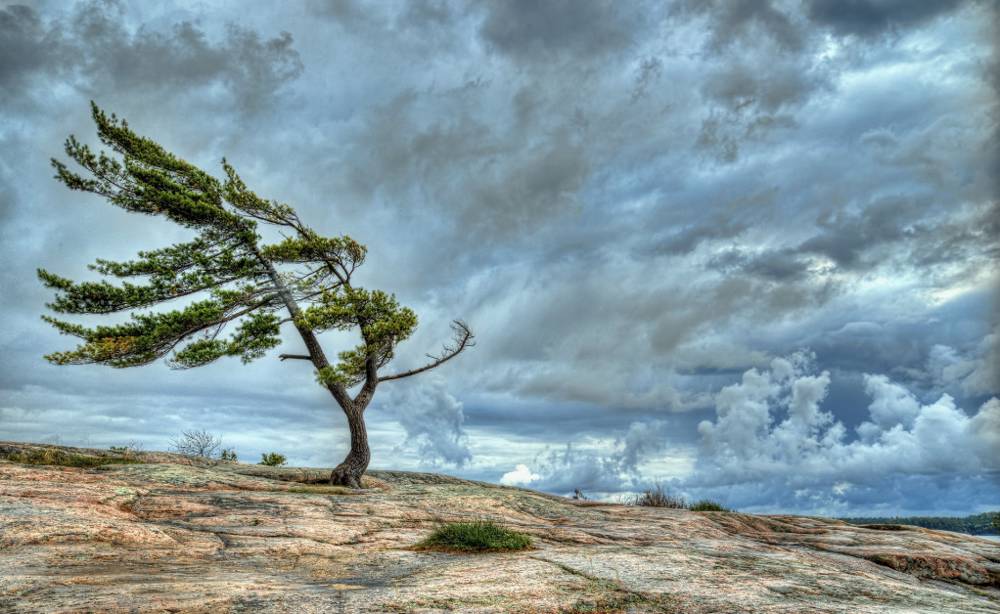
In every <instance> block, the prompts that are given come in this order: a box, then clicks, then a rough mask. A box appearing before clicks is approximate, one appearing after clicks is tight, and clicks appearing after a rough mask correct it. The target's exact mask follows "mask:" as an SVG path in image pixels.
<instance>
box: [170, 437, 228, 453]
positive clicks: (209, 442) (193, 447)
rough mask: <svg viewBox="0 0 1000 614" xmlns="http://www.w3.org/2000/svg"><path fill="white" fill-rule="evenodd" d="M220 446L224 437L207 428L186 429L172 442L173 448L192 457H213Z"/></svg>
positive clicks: (171, 446)
mask: <svg viewBox="0 0 1000 614" xmlns="http://www.w3.org/2000/svg"><path fill="white" fill-rule="evenodd" d="M220 447H222V439H220V438H219V437H216V436H215V435H213V434H211V433H209V432H208V431H206V430H197V431H184V432H183V433H181V435H180V437H177V438H176V439H173V440H172V441H171V442H170V448H171V449H172V450H174V451H175V452H177V453H178V454H183V455H184V456H188V457H192V458H213V457H215V455H216V453H217V452H218V450H219V448H220Z"/></svg>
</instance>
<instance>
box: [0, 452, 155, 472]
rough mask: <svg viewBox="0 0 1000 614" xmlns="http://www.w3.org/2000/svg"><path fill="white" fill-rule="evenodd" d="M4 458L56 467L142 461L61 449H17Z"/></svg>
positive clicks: (94, 465)
mask: <svg viewBox="0 0 1000 614" xmlns="http://www.w3.org/2000/svg"><path fill="white" fill-rule="evenodd" d="M3 459H4V460H8V461H10V462H12V463H21V464H23V465H55V466H58V467H84V468H92V467H100V466H101V465H133V464H137V463H141V462H142V461H140V460H138V459H136V458H133V457H131V456H87V455H85V454H74V453H72V452H65V451H63V450H55V449H41V450H39V449H35V450H18V451H16V452H11V453H8V454H5V455H4V456H3Z"/></svg>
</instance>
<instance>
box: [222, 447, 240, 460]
mask: <svg viewBox="0 0 1000 614" xmlns="http://www.w3.org/2000/svg"><path fill="white" fill-rule="evenodd" d="M219 460H221V461H222V462H224V463H236V462H239V459H238V458H237V457H236V450H234V449H233V448H229V449H226V450H223V451H222V454H220V455H219Z"/></svg>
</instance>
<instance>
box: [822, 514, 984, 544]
mask: <svg viewBox="0 0 1000 614" xmlns="http://www.w3.org/2000/svg"><path fill="white" fill-rule="evenodd" d="M998 518H1000V512H986V513H983V514H973V515H971V516H897V517H892V518H876V517H860V518H838V520H843V521H844V522H848V523H850V524H854V525H858V526H864V525H909V526H915V527H923V528H925V529H936V530H939V531H951V532H953V533H964V534H965V535H975V536H976V537H989V538H991V539H996V540H1000V534H998V532H997V524H996V523H997V519H998Z"/></svg>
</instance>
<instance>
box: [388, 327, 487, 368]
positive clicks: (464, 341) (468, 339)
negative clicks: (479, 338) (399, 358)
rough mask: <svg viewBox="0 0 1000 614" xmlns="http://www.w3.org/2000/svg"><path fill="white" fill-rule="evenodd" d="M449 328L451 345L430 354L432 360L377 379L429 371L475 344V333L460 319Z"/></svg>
mask: <svg viewBox="0 0 1000 614" xmlns="http://www.w3.org/2000/svg"><path fill="white" fill-rule="evenodd" d="M451 330H452V331H454V333H455V341H454V345H452V346H447V345H446V346H444V350H443V351H442V352H441V355H440V356H430V357H431V358H433V359H434V361H433V362H431V363H428V364H426V365H424V366H422V367H420V368H418V369H410V370H409V371H402V372H400V373H393V374H392V375H384V376H380V377H379V378H378V380H379V381H380V382H386V381H389V380H394V379H403V378H404V377H410V376H411V375H416V374H417V373H423V372H424V371H430V370H431V369H433V368H435V367H439V366H441V365H443V364H444V363H446V362H448V361H449V360H451V359H452V358H454V357H456V356H458V355H459V354H460V353H461V352H462V350H464V349H465V348H468V347H472V346H474V345H475V342H474V341H473V339H475V335H473V334H472V330H471V329H470V328H469V326H468V325H467V324H466V323H465V322H462V321H461V320H455V321H454V322H452V323H451Z"/></svg>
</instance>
